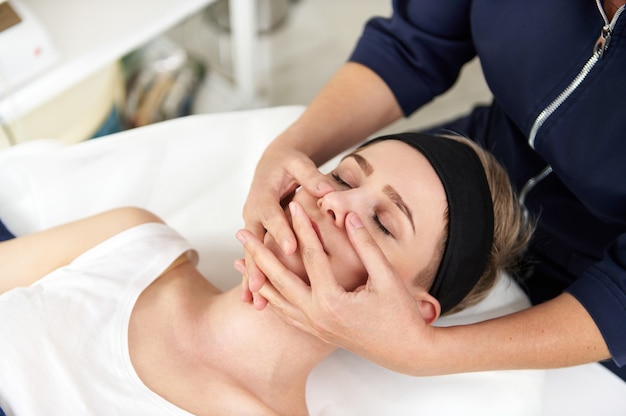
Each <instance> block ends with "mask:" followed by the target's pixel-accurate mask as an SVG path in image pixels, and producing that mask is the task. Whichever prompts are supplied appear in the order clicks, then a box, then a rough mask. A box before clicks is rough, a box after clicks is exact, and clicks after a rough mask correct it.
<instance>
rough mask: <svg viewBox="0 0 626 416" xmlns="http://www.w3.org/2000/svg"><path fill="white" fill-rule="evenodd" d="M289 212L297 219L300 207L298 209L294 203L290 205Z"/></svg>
mask: <svg viewBox="0 0 626 416" xmlns="http://www.w3.org/2000/svg"><path fill="white" fill-rule="evenodd" d="M289 212H290V213H291V216H292V217H295V216H296V214H297V213H298V207H296V204H294V203H293V202H290V203H289Z"/></svg>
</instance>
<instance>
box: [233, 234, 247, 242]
mask: <svg viewBox="0 0 626 416" xmlns="http://www.w3.org/2000/svg"><path fill="white" fill-rule="evenodd" d="M235 237H237V240H239V242H240V243H241V244H245V243H246V236H245V234H244V233H243V232H241V231H238V232H237V234H235Z"/></svg>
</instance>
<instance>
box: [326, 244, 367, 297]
mask: <svg viewBox="0 0 626 416" xmlns="http://www.w3.org/2000/svg"><path fill="white" fill-rule="evenodd" d="M329 261H330V267H331V269H332V271H333V274H334V276H335V278H336V279H337V283H339V285H341V286H342V287H343V288H344V289H345V290H347V291H352V290H354V289H356V288H357V287H359V286H362V285H364V284H365V282H366V281H367V270H365V267H364V266H363V263H362V262H361V259H360V258H359V256H357V254H356V252H354V251H352V250H351V249H350V250H345V251H344V252H342V253H341V254H340V255H335V256H330V257H329Z"/></svg>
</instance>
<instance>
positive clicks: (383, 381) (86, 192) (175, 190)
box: [0, 106, 626, 416]
mask: <svg viewBox="0 0 626 416" xmlns="http://www.w3.org/2000/svg"><path fill="white" fill-rule="evenodd" d="M302 111H303V107H301V106H289V107H276V108H266V109H256V110H246V111H235V112H227V113H217V114H207V115H193V116H188V117H184V118H179V119H174V120H170V121H166V122H162V123H159V124H154V125H149V126H146V127H142V128H137V129H133V130H128V131H124V132H122V133H117V134H113V135H110V136H106V137H103V138H99V139H94V140H89V141H86V142H81V143H78V144H74V145H63V144H61V143H60V142H58V141H55V140H51V139H45V138H42V139H41V140H34V141H30V142H27V143H24V144H20V145H18V146H14V147H12V148H9V149H6V150H3V151H2V152H0V219H2V221H3V222H4V223H5V224H6V226H7V227H8V228H9V230H11V231H12V232H13V233H14V234H16V235H23V234H26V233H30V232H34V231H37V230H40V229H43V228H46V227H50V226H54V225H57V224H60V223H63V222H66V221H69V220H73V219H76V218H79V217H84V216H87V215H90V214H94V213H97V212H100V211H103V210H106V209H110V208H115V207H119V206H139V207H143V208H146V209H148V210H151V211H153V212H154V213H156V214H157V215H159V216H160V217H161V218H163V219H164V220H165V221H166V222H168V223H169V224H170V225H171V226H173V227H174V228H175V229H176V230H178V231H179V232H180V233H181V234H182V235H183V236H184V237H185V238H187V239H188V240H189V241H190V242H191V244H192V245H193V246H195V247H196V248H197V250H198V251H199V253H200V263H199V268H200V270H201V272H202V273H203V274H204V275H205V276H207V277H209V278H210V279H211V281H212V282H213V283H214V284H215V285H217V286H218V287H220V288H221V289H228V288H231V287H233V286H234V285H237V284H239V283H240V281H241V278H240V276H239V275H238V273H237V272H236V271H235V270H234V269H233V267H232V264H233V260H234V259H236V258H239V257H241V256H242V251H241V246H240V244H239V243H238V242H237V241H236V239H235V237H234V234H235V232H236V230H238V229H239V228H242V227H243V221H242V219H241V209H242V206H243V203H244V201H245V197H246V194H247V191H248V188H249V185H250V181H251V178H252V175H253V172H254V167H255V165H256V162H257V160H258V159H259V157H260V155H261V153H262V151H263V149H264V148H265V146H266V145H267V144H268V143H269V142H270V141H271V140H272V139H273V138H274V137H275V136H276V135H277V134H278V133H279V132H281V131H282V130H283V129H284V128H285V127H286V126H287V125H289V124H290V123H291V122H292V121H293V120H295V118H296V117H297V116H298V115H299V114H300V113H301V112H302ZM335 162H336V159H335V160H333V161H331V162H329V164H328V165H331V164H334V163H335ZM328 165H325V166H324V167H322V170H324V169H325V168H326V166H328ZM68 238H71V236H68ZM33 256H36V253H33ZM528 306H529V303H528V300H527V298H526V297H525V295H524V294H523V292H522V291H521V290H520V288H519V287H518V286H517V285H516V284H515V283H514V282H513V281H512V280H511V279H510V278H508V277H507V276H501V277H500V279H499V280H498V282H497V284H496V286H495V288H494V289H493V290H492V292H491V293H490V294H489V295H488V296H487V298H486V299H484V300H483V301H482V302H480V303H479V304H477V305H475V306H473V307H471V308H469V309H467V310H465V311H462V312H460V313H457V314H455V315H451V316H449V317H445V318H442V319H440V320H439V321H438V322H437V325H456V324H466V323H471V322H475V321H479V320H484V319H489V318H493V317H496V316H500V315H503V314H507V313H511V312H515V311H518V310H520V309H524V308H527V307H528ZM307 401H308V405H309V409H310V412H311V415H314V416H315V415H320V416H321V415H324V416H330V415H338V416H339V415H342V416H344V415H361V416H363V415H420V414H424V415H480V416H487V415H497V416H502V415H524V416H527V415H542V414H543V415H559V416H561V415H569V416H572V415H589V414H597V415H603V416H606V415H617V414H625V413H626V383H623V382H622V381H621V380H620V379H618V378H617V377H615V376H614V375H613V374H612V373H610V372H608V371H607V370H606V369H604V367H602V366H600V365H598V364H590V365H585V366H580V367H575V368H570V369H563V370H550V371H543V370H524V371H489V372H476V373H467V374H457V375H446V376H438V377H410V376H406V375H401V374H397V373H394V372H392V371H389V370H386V369H384V368H381V367H379V366H377V365H375V364H372V363H370V362H368V361H366V360H364V359H362V358H360V357H358V356H355V355H354V354H351V353H349V352H347V351H343V350H339V351H337V352H335V353H334V354H333V355H331V356H330V357H329V358H327V359H326V360H325V361H323V362H322V363H321V364H320V365H319V366H318V367H317V368H315V369H314V371H313V372H312V374H311V376H310V377H309V382H308V385H307Z"/></svg>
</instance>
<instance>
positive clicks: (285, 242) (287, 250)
mask: <svg viewBox="0 0 626 416" xmlns="http://www.w3.org/2000/svg"><path fill="white" fill-rule="evenodd" d="M281 247H282V248H283V253H285V254H289V253H291V243H290V242H289V240H283V242H282V243H281Z"/></svg>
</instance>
